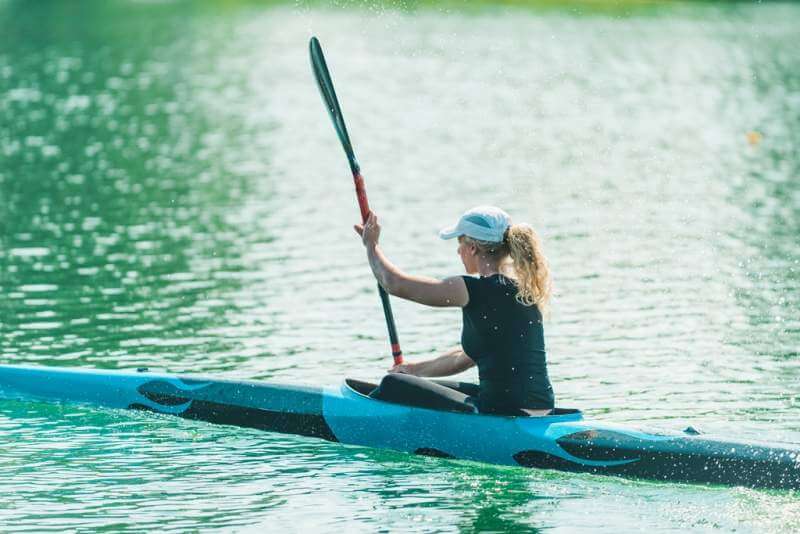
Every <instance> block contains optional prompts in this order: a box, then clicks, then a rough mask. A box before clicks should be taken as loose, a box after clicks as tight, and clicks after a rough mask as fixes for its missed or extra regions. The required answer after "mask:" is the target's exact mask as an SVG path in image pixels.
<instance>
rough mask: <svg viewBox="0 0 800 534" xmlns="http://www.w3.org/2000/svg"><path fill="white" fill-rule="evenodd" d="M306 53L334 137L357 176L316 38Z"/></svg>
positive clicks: (342, 122)
mask: <svg viewBox="0 0 800 534" xmlns="http://www.w3.org/2000/svg"><path fill="white" fill-rule="evenodd" d="M308 53H309V56H310V59H311V70H312V71H313V72H314V78H315V79H316V80H317V87H318V88H319V93H320V95H322V100H323V102H324V103H325V107H326V108H328V115H330V117H331V121H332V122H333V127H334V129H335V130H336V135H337V136H339V141H341V143H342V148H344V152H345V154H346V155H347V160H348V162H349V163H350V170H352V171H353V174H357V173H358V172H359V167H358V162H357V161H356V156H355V154H354V153H353V146H352V145H351V144H350V136H349V135H348V134H347V126H345V124H344V116H343V115H342V108H341V107H340V106H339V100H338V99H337V98H336V90H335V89H334V88H333V80H331V74H330V72H329V71H328V65H327V63H326V62H325V55H324V54H323V53H322V46H321V45H320V44H319V39H317V38H316V37H312V38H311V41H310V42H309V43H308Z"/></svg>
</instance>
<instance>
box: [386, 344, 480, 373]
mask: <svg viewBox="0 0 800 534" xmlns="http://www.w3.org/2000/svg"><path fill="white" fill-rule="evenodd" d="M473 365H475V362H474V361H472V359H471V358H470V357H469V356H467V353H465V352H464V350H463V349H462V348H461V347H460V346H459V347H456V348H454V349H453V350H450V351H448V352H446V353H444V354H442V355H441V356H439V357H437V358H434V359H432V360H427V361H424V362H417V363H402V364H400V365H395V366H394V367H393V368H391V369H390V370H389V372H390V373H405V374H408V375H415V376H450V375H456V374H458V373H460V372H462V371H466V370H467V369H469V368H470V367H472V366H473Z"/></svg>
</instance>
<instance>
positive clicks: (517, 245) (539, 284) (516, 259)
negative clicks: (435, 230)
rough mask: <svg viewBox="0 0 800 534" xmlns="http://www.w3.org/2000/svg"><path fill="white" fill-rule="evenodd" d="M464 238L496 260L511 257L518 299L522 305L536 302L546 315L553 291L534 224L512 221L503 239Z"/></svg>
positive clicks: (532, 304)
mask: <svg viewBox="0 0 800 534" xmlns="http://www.w3.org/2000/svg"><path fill="white" fill-rule="evenodd" d="M464 239H465V240H467V241H468V242H469V243H472V244H474V245H475V246H477V248H478V250H479V251H480V252H481V253H482V254H483V255H485V256H487V257H490V258H496V259H497V260H501V259H502V258H505V257H510V258H511V260H512V261H513V271H514V274H515V275H516V283H517V297H516V298H517V301H518V302H519V303H520V304H524V305H525V306H536V307H537V308H539V311H540V312H541V314H542V315H547V311H548V307H549V305H550V296H551V294H552V291H553V288H552V283H551V281H550V266H549V265H548V263H547V258H545V256H544V252H542V243H541V241H540V240H539V236H538V235H537V234H536V232H535V231H534V229H533V228H531V227H530V226H528V225H527V224H512V225H511V226H509V227H508V229H507V230H506V232H505V235H504V236H503V242H502V243H492V242H487V241H479V240H477V239H473V238H471V237H468V236H464Z"/></svg>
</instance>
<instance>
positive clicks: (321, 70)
mask: <svg viewBox="0 0 800 534" xmlns="http://www.w3.org/2000/svg"><path fill="white" fill-rule="evenodd" d="M309 55H310V57H311V70H312V71H313V72H314V77H315V79H316V80H317V86H318V87H319V92H320V94H321V95H322V100H323V101H324V102H325V106H326V107H327V108H328V114H329V115H330V117H331V121H332V122H333V127H334V129H335V130H336V134H337V135H338V136H339V141H341V143H342V148H343V149H344V153H345V154H346V155H347V162H348V163H349V164H350V170H351V171H352V173H353V184H354V185H355V188H356V197H357V198H358V207H359V209H360V210H361V222H362V223H366V222H367V218H368V217H369V214H370V209H369V202H368V200H367V189H366V186H365V185H364V177H363V176H361V169H360V168H359V165H358V160H356V156H355V152H354V151H353V146H352V144H351V143H350V136H349V135H348V133H347V127H346V126H345V123H344V115H343V114H342V109H341V106H339V99H338V98H336V91H335V90H334V88H333V81H332V80H331V75H330V72H329V71H328V66H327V64H326V62H325V55H324V54H323V53H322V46H320V44H319V41H318V40H317V38H316V37H312V38H311V41H310V42H309ZM378 295H379V296H380V298H381V304H382V305H383V316H384V317H385V318H386V327H387V328H388V330H389V343H390V345H391V348H392V358H394V363H395V365H400V364H401V363H403V351H402V350H401V349H400V341H399V339H398V337H397V327H396V326H395V323H394V314H393V313H392V304H391V302H390V301H389V294H388V293H387V292H386V289H384V288H383V286H382V285H380V283H379V284H378Z"/></svg>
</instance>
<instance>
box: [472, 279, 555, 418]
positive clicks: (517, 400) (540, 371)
mask: <svg viewBox="0 0 800 534" xmlns="http://www.w3.org/2000/svg"><path fill="white" fill-rule="evenodd" d="M463 278H464V283H465V284H466V285H467V292H468V293H469V302H468V303H467V305H466V306H464V307H463V308H462V310H463V316H464V329H463V330H462V332H461V346H462V348H463V349H464V352H466V354H467V356H469V357H470V358H471V359H472V360H473V361H474V362H475V363H476V365H477V366H478V376H479V377H480V383H481V387H480V396H479V398H478V409H479V410H480V411H481V412H487V413H510V414H513V413H518V410H519V409H520V408H553V407H554V397H553V387H552V386H551V385H550V378H549V377H548V376H547V363H546V358H545V350H544V329H543V328H542V314H541V313H540V312H539V309H538V308H537V307H536V306H525V305H524V304H522V303H520V302H519V301H517V299H516V294H517V285H516V283H515V282H514V281H513V280H512V279H510V278H507V277H505V276H503V275H500V274H494V275H492V276H487V277H483V276H482V277H480V278H475V277H473V276H464V277H463Z"/></svg>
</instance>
